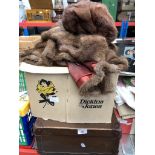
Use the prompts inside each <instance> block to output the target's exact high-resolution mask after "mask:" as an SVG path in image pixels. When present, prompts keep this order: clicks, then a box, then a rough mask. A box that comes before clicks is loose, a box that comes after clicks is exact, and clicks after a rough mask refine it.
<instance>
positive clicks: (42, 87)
mask: <svg viewBox="0 0 155 155" xmlns="http://www.w3.org/2000/svg"><path fill="white" fill-rule="evenodd" d="M36 90H37V92H38V93H39V94H40V96H41V98H42V100H39V103H45V105H44V106H43V108H44V107H45V106H46V103H48V104H49V105H52V106H54V105H55V103H57V102H59V98H58V97H57V96H56V93H57V91H56V88H55V86H54V84H53V82H52V81H47V80H45V79H41V80H40V81H38V84H37V89H36Z"/></svg>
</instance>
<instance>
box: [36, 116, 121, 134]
mask: <svg viewBox="0 0 155 155" xmlns="http://www.w3.org/2000/svg"><path fill="white" fill-rule="evenodd" d="M120 131H121V129H120V125H119V122H118V121H117V119H116V116H115V114H114V113H113V116H112V123H65V122H58V121H53V120H43V119H42V118H37V120H36V122H35V124H34V132H35V134H36V135H85V136H105V135H106V136H111V135H112V134H115V133H116V135H117V136H118V133H120ZM105 133H106V134H105Z"/></svg>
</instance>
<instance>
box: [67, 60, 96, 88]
mask: <svg viewBox="0 0 155 155" xmlns="http://www.w3.org/2000/svg"><path fill="white" fill-rule="evenodd" d="M68 69H69V73H70V75H71V76H72V78H73V80H74V81H75V82H76V85H77V86H78V87H80V86H81V85H82V84H84V83H86V82H87V81H88V80H90V78H91V77H92V75H93V74H94V73H93V72H92V71H90V70H89V69H88V68H87V67H86V66H84V65H81V64H78V63H68Z"/></svg>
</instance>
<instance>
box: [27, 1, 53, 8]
mask: <svg viewBox="0 0 155 155" xmlns="http://www.w3.org/2000/svg"><path fill="white" fill-rule="evenodd" d="M29 2H30V6H31V9H52V8H53V5H52V0H29Z"/></svg>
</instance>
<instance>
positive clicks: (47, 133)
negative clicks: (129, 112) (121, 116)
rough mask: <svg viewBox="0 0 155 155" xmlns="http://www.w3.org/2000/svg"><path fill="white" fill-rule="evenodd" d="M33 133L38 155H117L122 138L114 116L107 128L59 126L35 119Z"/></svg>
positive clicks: (59, 124) (81, 125)
mask: <svg viewBox="0 0 155 155" xmlns="http://www.w3.org/2000/svg"><path fill="white" fill-rule="evenodd" d="M34 133H35V138H36V143H37V148H38V152H39V153H40V154H41V155H70V154H74V155H86V154H87V155H117V154H118V151H119V141H120V138H121V129H120V125H119V123H118V121H117V119H116V117H115V115H114V114H113V117H112V123H109V124H103V123H100V124H94V123H93V124H90V123H89V124H77V123H61V122H57V121H52V120H46V121H45V120H43V119H41V118H38V119H37V121H36V123H35V124H34Z"/></svg>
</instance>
